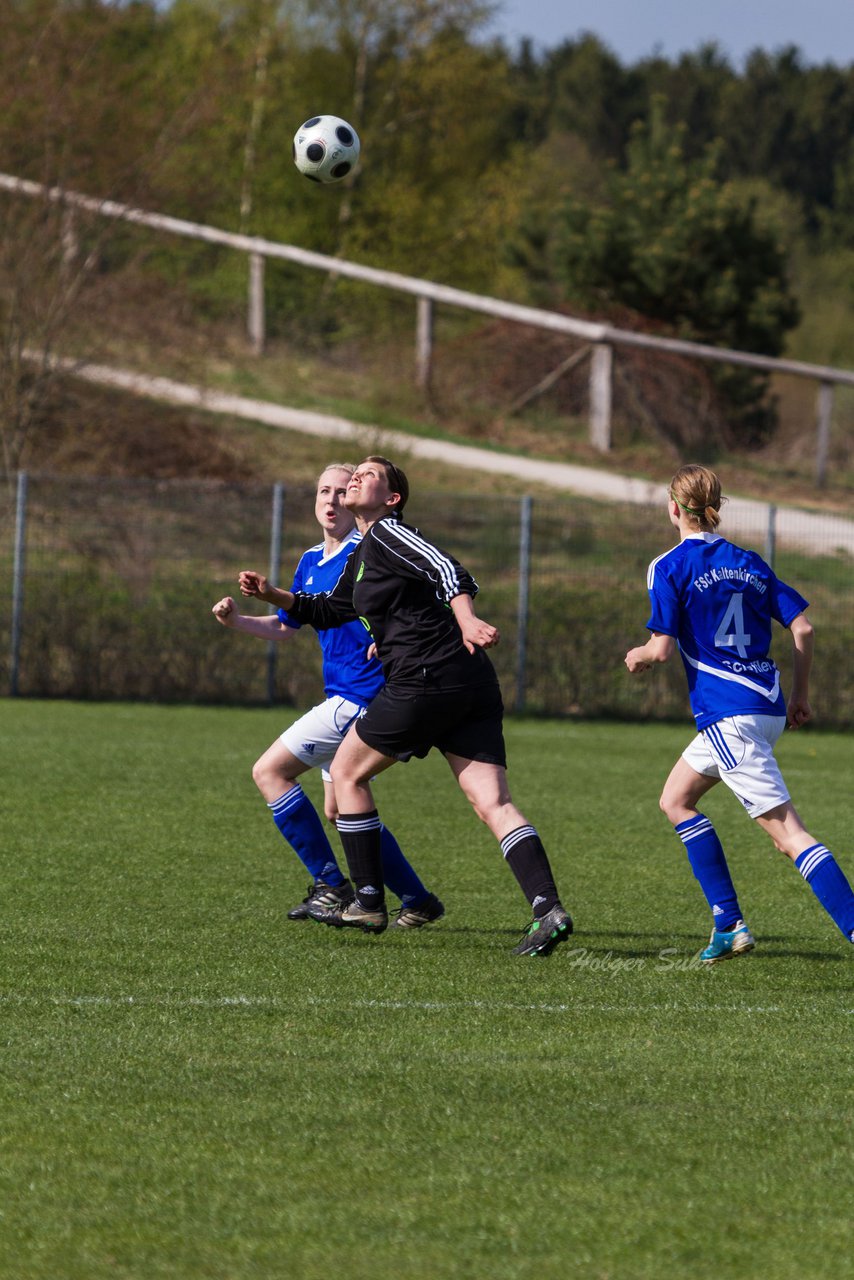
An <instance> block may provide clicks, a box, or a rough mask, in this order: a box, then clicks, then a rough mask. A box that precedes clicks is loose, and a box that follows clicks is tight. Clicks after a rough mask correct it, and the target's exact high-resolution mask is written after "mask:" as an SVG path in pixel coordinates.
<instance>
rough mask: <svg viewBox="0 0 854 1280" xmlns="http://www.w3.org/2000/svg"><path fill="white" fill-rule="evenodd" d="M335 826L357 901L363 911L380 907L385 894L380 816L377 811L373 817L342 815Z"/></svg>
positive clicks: (367, 815)
mask: <svg viewBox="0 0 854 1280" xmlns="http://www.w3.org/2000/svg"><path fill="white" fill-rule="evenodd" d="M336 825H337V827H338V834H339V835H340V837H341V843H342V845H343V846H344V856H345V857H346V859H347V866H348V867H349V869H350V879H351V880H352V881H353V888H354V889H355V890H356V897H357V898H358V899H359V901H360V902H361V904H362V906H363V907H381V906H382V905H383V903H384V901H385V891H384V889H383V860H382V852H381V836H382V823H381V822H380V819H379V814H378V813H377V811H376V809H373V810H372V811H371V812H370V813H339V815H338V821H337V823H336Z"/></svg>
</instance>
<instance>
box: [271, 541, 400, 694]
mask: <svg viewBox="0 0 854 1280" xmlns="http://www.w3.org/2000/svg"><path fill="white" fill-rule="evenodd" d="M360 538H361V534H360V533H359V532H358V530H356V529H354V530H353V532H352V534H351V535H350V537H349V538H348V539H347V541H346V542H345V543H344V544H343V546H342V547H341V548H340V549H339V550H338V551H336V552H335V554H334V555H331V556H326V555H325V554H324V550H323V543H322V542H321V543H318V545H317V546H316V547H309V549H308V551H306V552H305V554H304V555H303V556H302V558H301V559H300V562H299V564H298V565H297V567H296V573H295V574H294V580H293V583H292V584H291V591H305V592H307V593H308V594H309V595H313V596H317V595H321V594H323V593H324V592H327V591H331V590H332V588H333V587H334V586H335V584H336V582H337V581H338V579H339V578H340V577H341V573H342V570H343V569H344V565H345V564H346V563H347V560H348V558H349V556H350V552H351V551H352V550H353V548H354V547H355V546H356V544H357V543H358V542H359V540H360ZM278 613H279V621H280V622H283V623H284V624H285V626H286V627H294V628H299V627H301V626H302V623H301V622H297V621H296V620H295V619H294V618H292V617H291V616H290V614H288V613H286V612H285V610H284V609H279V611H278ZM317 637H318V639H319V641H320V648H321V650H322V652H323V687H324V690H325V692H326V696H327V698H335V697H339V698H347V699H348V701H350V702H360V703H361V704H362V705H363V706H367V704H368V703H369V702H370V701H371V699H372V698H373V697H374V696H375V694H377V693H379V691H380V689H381V688H382V686H383V669H382V664H381V663H380V662H379V660H378V659H377V658H371V660H370V661H368V648H369V647H370V644H371V637H370V635H369V634H368V632H367V631H366V630H365V628H364V627H363V626H362V624H361V622H345V623H344V625H343V626H341V627H334V628H332V629H330V630H329V631H318V633H317Z"/></svg>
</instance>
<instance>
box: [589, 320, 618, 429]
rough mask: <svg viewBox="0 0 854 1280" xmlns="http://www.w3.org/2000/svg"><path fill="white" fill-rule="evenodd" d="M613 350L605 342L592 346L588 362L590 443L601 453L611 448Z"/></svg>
mask: <svg viewBox="0 0 854 1280" xmlns="http://www.w3.org/2000/svg"><path fill="white" fill-rule="evenodd" d="M613 367H614V348H613V347H611V346H609V345H608V343H607V342H597V343H595V344H594V346H593V358H592V360H591V361H590V443H591V444H592V445H593V447H594V448H595V449H598V450H599V451H600V452H601V453H607V452H608V451H609V450H610V448H611V376H612V373H613Z"/></svg>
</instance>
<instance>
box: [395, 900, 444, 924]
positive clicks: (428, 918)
mask: <svg viewBox="0 0 854 1280" xmlns="http://www.w3.org/2000/svg"><path fill="white" fill-rule="evenodd" d="M444 914H445V908H444V907H443V906H442V903H441V902H440V901H439V899H438V898H437V897H436V895H435V893H429V894H428V895H427V897H426V898H425V899H424V901H423V902H422V903H421V905H420V906H418V907H408V906H402V907H401V908H400V910H399V911H398V912H397V917H396V919H395V922H394V924H393V925H392V926H391V927H392V929H422V928H423V927H424V925H425V924H433V923H434V921H436V920H441V919H442V916H443V915H444Z"/></svg>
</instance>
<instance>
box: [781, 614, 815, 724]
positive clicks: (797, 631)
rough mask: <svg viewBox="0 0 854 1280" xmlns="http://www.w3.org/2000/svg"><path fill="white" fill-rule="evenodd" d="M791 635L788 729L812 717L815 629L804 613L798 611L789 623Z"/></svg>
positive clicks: (787, 711) (787, 709)
mask: <svg viewBox="0 0 854 1280" xmlns="http://www.w3.org/2000/svg"><path fill="white" fill-rule="evenodd" d="M789 631H790V633H791V636H792V692H791V693H790V695H789V701H788V704H787V707H786V723H787V725H788V727H789V728H790V729H798V728H800V726H801V725H802V724H806V722H807V721H808V720H811V719H812V707H811V706H810V699H809V688H810V671H811V669H812V658H813V651H814V649H815V630H814V628H813V625H812V623H811V622H808V621H807V617H806V614H803V613H799V614H798V616H797V617H796V618H793V620H792V621H791V622H790V623H789Z"/></svg>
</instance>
